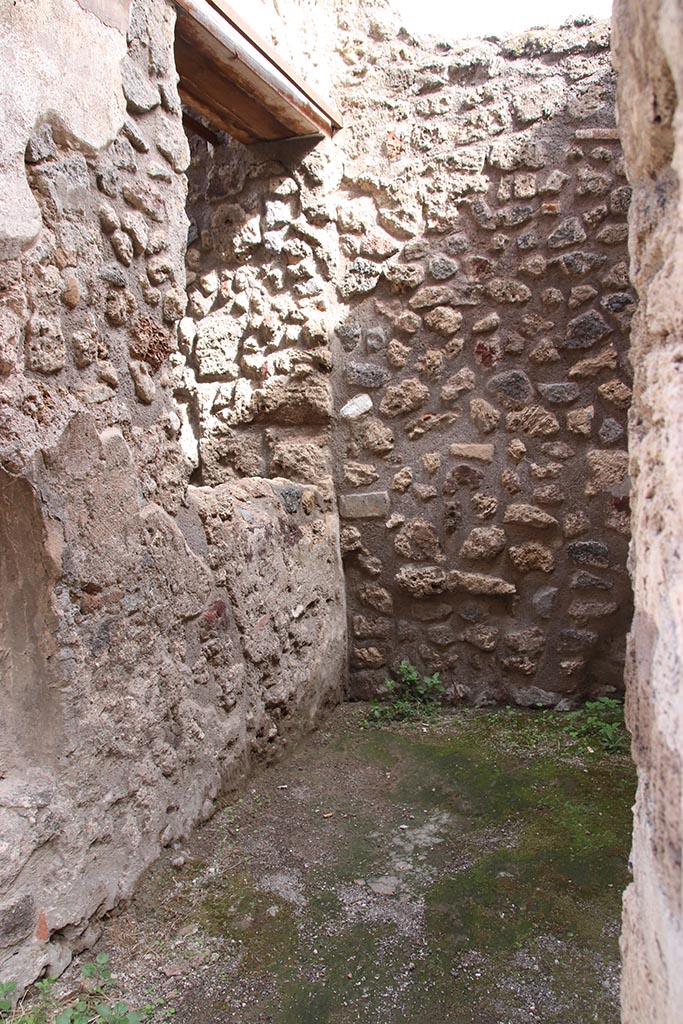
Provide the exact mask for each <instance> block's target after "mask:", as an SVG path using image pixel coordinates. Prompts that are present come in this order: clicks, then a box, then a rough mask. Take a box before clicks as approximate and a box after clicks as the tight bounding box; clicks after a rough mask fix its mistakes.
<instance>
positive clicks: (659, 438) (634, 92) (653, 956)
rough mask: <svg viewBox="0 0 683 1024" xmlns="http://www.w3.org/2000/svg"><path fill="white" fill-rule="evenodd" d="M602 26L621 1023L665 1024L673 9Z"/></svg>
mask: <svg viewBox="0 0 683 1024" xmlns="http://www.w3.org/2000/svg"><path fill="white" fill-rule="evenodd" d="M614 27H615V33H614V35H615V39H614V48H615V62H616V65H617V68H618V72H619V120H620V127H621V132H622V135H623V143H624V152H625V158H626V170H627V174H628V179H629V183H630V185H631V187H632V189H633V203H632V211H631V214H630V233H631V238H630V249H631V257H632V260H631V274H632V276H633V283H634V285H635V288H636V290H637V292H638V295H639V298H640V302H641V308H642V312H639V313H638V314H637V315H636V317H635V319H634V323H633V331H632V336H631V342H632V347H631V352H632V356H631V358H632V362H633V367H634V388H633V412H632V419H631V434H630V445H631V471H632V476H633V480H634V494H633V516H632V523H633V549H632V553H631V560H630V561H631V570H632V573H633V579H634V596H635V615H634V619H633V626H632V630H631V637H630V649H629V657H628V662H627V718H628V723H629V727H630V729H631V732H632V735H633V754H634V758H635V761H636V763H637V766H638V776H639V785H638V795H637V798H636V807H635V830H634V839H633V856H632V863H633V872H634V881H633V884H632V885H631V886H630V887H629V888H628V889H627V891H626V894H625V897H624V923H623V935H622V954H623V961H624V972H623V983H622V1020H623V1021H624V1024H655V1022H656V1024H674V1022H675V1021H676V1020H677V1019H678V1018H679V1017H680V1013H681V1006H683V972H681V963H683V910H682V905H681V891H682V888H683V868H682V865H681V849H682V848H683V803H682V801H681V778H682V776H683V697H682V695H681V665H682V663H683V644H682V641H681V597H680V544H681V531H682V529H683V508H682V503H681V480H683V403H681V363H680V359H681V352H682V334H681V324H683V217H682V215H681V202H680V190H681V174H682V171H683V125H682V123H681V97H682V96H683V9H682V8H681V4H680V2H675V3H662V2H659V0H642V2H636V0H617V3H616V4H615V12H614ZM620 376H621V375H620ZM611 378H612V375H610V379H611ZM610 391H612V388H611V387H610ZM601 394H602V395H603V396H604V397H608V395H607V394H606V393H605V391H604V390H603V391H602V392H601ZM625 400H626V395H625V392H624V401H625ZM617 407H618V406H617ZM613 408H614V407H612V408H611V409H610V416H614V415H615V414H614V412H613V411H612V409H613ZM615 418H616V419H618V422H621V418H620V417H616V416H615ZM608 621H609V620H608ZM597 622H599V620H595V621H592V622H591V628H595V629H597V628H598V626H597V624H596V623H597Z"/></svg>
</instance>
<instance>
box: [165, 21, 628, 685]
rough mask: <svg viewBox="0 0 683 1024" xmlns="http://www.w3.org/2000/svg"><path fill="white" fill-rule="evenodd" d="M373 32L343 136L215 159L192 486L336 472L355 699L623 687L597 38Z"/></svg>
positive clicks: (624, 323)
mask: <svg viewBox="0 0 683 1024" xmlns="http://www.w3.org/2000/svg"><path fill="white" fill-rule="evenodd" d="M375 15H376V16H374V20H373V18H371V19H370V21H369V22H368V26H369V27H368V30H367V31H364V26H365V23H366V20H367V19H366V18H365V16H364V15H363V14H362V13H359V12H356V14H355V15H354V17H351V16H350V15H349V16H348V18H344V17H342V16H341V15H340V17H339V24H340V26H341V27H340V30H339V32H338V33H337V36H336V44H337V52H336V63H335V62H334V61H330V62H329V67H330V68H332V69H333V72H334V78H335V82H336V86H335V96H336V98H337V100H338V102H339V104H340V106H341V107H342V109H343V110H344V112H345V122H346V124H347V128H346V130H345V131H344V132H342V133H341V135H340V136H338V138H337V139H335V140H334V142H332V143H326V144H325V145H323V146H320V147H318V148H316V149H315V150H314V151H313V152H312V153H310V154H308V155H306V154H305V153H303V152H302V151H301V150H300V149H297V147H296V146H294V145H290V146H280V147H269V148H267V149H266V148H263V149H262V150H260V151H259V150H255V151H252V152H247V151H246V150H245V149H244V148H243V147H240V146H238V145H236V144H233V143H229V142H228V143H224V144H222V145H221V146H220V147H218V149H217V150H216V151H215V152H213V151H212V150H211V147H207V146H206V145H205V144H204V143H201V144H197V148H196V154H195V158H194V159H193V170H192V172H191V178H190V206H189V209H190V217H191V219H192V221H193V229H192V231H193V234H194V235H195V236H196V238H195V241H194V242H193V243H192V245H191V247H190V251H189V254H188V269H189V271H190V276H189V279H188V281H189V304H188V310H187V316H186V318H185V319H184V320H183V322H182V325H181V350H182V355H181V356H179V357H178V360H179V367H178V374H179V385H178V392H177V394H178V398H179V400H181V401H184V402H186V403H187V408H188V417H187V418H188V420H189V421H191V422H193V423H195V424H197V428H196V432H197V434H198V436H199V441H198V445H197V447H196V456H195V458H196V459H197V467H198V468H197V470H196V474H197V479H198V480H200V481H202V482H204V483H216V482H218V481H220V480H225V479H230V478H233V477H240V476H248V475H250V474H252V473H258V474H264V475H283V476H288V477H290V478H292V479H294V480H302V479H315V480H319V481H323V480H325V479H326V477H327V476H328V475H329V474H330V473H333V474H334V477H335V484H336V489H337V493H338V496H339V509H340V514H341V517H342V523H343V529H342V547H343V551H344V555H345V570H346V582H347V592H348V603H349V632H350V634H351V638H352V642H351V650H350V667H351V687H352V689H351V692H352V694H353V695H355V696H367V695H368V694H370V693H372V692H374V691H376V689H377V688H378V687H380V686H381V685H382V684H383V682H384V680H385V679H386V676H387V672H388V671H391V670H395V669H396V667H397V664H398V662H399V661H400V660H401V658H403V657H407V658H409V659H410V660H411V661H412V662H414V663H416V664H418V665H419V666H420V667H422V668H424V669H425V670H426V671H430V672H432V671H436V670H438V671H440V672H441V673H442V677H443V679H444V681H445V682H446V684H447V687H448V692H449V695H450V697H451V698H452V699H454V700H460V699H465V700H470V701H475V702H487V701H503V700H509V701H513V702H519V703H523V704H537V703H541V704H548V705H556V704H558V703H561V702H562V701H563V700H565V699H566V698H567V697H569V696H572V695H576V694H583V693H588V692H596V691H600V690H602V691H605V690H608V689H610V688H616V689H620V688H621V681H622V675H623V658H624V654H623V648H624V634H625V631H626V629H627V625H628V622H629V616H630V601H629V594H630V589H629V581H628V576H627V571H626V552H627V545H628V529H629V527H628V480H627V455H626V451H625V446H626V430H625V426H626V410H627V407H628V403H629V400H630V387H629V380H630V376H629V366H628V361H627V355H626V349H627V336H628V329H629V323H630V318H631V315H632V311H633V307H634V301H633V295H632V293H631V290H630V288H629V282H628V271H627V254H626V234H627V226H626V213H627V209H628V203H629V196H630V189H629V187H628V184H627V182H626V180H625V177H624V170H623V161H622V157H621V150H620V147H619V144H618V141H617V139H616V132H615V129H614V77H613V73H612V70H611V66H610V60H609V53H608V45H609V39H608V32H607V30H606V27H605V26H600V25H596V24H594V23H590V24H588V25H576V26H573V27H570V28H568V29H565V30H563V31H561V32H557V33H532V34H530V35H529V36H527V37H523V38H520V39H513V40H509V41H508V42H507V43H504V44H500V45H499V44H495V43H482V44H480V45H476V46H473V47H469V48H466V49H454V48H453V47H450V46H449V45H447V44H437V43H432V44H431V49H430V48H428V44H426V43H425V44H421V43H418V41H416V40H414V39H411V38H408V37H406V35H405V33H402V32H397V31H395V30H394V29H391V28H390V27H389V26H388V23H387V22H386V16H385V20H384V21H381V20H378V19H379V14H378V13H377V12H375ZM349 25H352V26H353V28H352V29H350V28H349V27H348V26H349ZM344 26H346V27H344ZM183 360H184V362H185V365H184V366H182V365H180V364H182V361H183ZM332 399H333V401H334V409H335V417H334V426H333V429H330V425H331V423H332ZM330 452H331V453H332V458H330ZM325 486H328V484H327V483H326V484H325Z"/></svg>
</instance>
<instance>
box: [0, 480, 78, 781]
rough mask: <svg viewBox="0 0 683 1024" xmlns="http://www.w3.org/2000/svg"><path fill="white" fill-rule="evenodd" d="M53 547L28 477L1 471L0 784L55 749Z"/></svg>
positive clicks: (51, 756)
mask: <svg viewBox="0 0 683 1024" xmlns="http://www.w3.org/2000/svg"><path fill="white" fill-rule="evenodd" d="M58 544H59V541H58V534H57V532H56V531H53V530H51V531H50V532H49V534H48V532H47V529H46V525H45V523H44V520H43V517H42V515H41V513H40V509H39V505H38V498H37V496H36V494H35V491H34V490H33V488H32V487H31V485H30V484H29V483H28V481H26V480H25V479H23V478H20V477H12V476H10V475H9V474H7V473H5V472H4V471H2V470H0V579H2V588H0V637H1V638H2V640H1V642H0V677H1V678H2V698H1V699H2V708H3V715H2V717H3V722H2V729H1V730H0V785H1V784H2V779H3V778H5V777H7V776H8V775H10V774H11V773H13V772H15V771H21V772H24V771H25V770H26V768H27V766H30V767H31V768H41V767H49V766H51V765H52V764H53V763H54V762H55V760H56V757H57V754H58V752H59V750H60V748H61V746H62V741H63V728H62V718H61V705H60V699H59V693H58V690H57V688H56V686H55V684H54V680H53V674H52V670H51V666H50V659H51V658H52V657H53V656H54V655H55V653H56V640H55V635H54V630H55V617H54V614H53V611H52V607H51V594H52V588H53V586H54V583H55V581H56V579H57V577H58V575H59V564H58V563H59V550H58ZM51 546H52V551H51V550H50V547H51Z"/></svg>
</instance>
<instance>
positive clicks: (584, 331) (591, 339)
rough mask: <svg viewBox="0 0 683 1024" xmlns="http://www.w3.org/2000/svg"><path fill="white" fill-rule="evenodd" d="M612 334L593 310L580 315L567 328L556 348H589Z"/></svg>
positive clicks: (610, 329) (598, 314) (602, 319)
mask: <svg viewBox="0 0 683 1024" xmlns="http://www.w3.org/2000/svg"><path fill="white" fill-rule="evenodd" d="M611 333H612V328H611V327H609V326H608V325H607V324H606V323H605V320H604V318H603V317H602V316H601V315H600V313H598V312H597V310H595V309H591V310H589V311H588V312H587V313H582V314H581V316H577V317H576V318H575V319H574V320H570V322H569V324H568V326H567V334H566V338H565V339H564V341H563V340H559V341H558V342H557V345H558V348H572V349H573V348H591V347H592V346H593V345H595V343H596V342H598V341H601V340H602V339H603V338H605V337H606V336H607V335H608V334H611Z"/></svg>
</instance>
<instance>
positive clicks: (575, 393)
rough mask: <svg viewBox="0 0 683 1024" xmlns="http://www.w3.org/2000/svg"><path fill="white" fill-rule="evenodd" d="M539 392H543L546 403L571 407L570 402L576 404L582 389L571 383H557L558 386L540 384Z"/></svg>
mask: <svg viewBox="0 0 683 1024" xmlns="http://www.w3.org/2000/svg"><path fill="white" fill-rule="evenodd" d="M538 390H539V391H540V392H541V394H542V395H543V397H544V398H545V400H546V402H550V403H551V405H569V403H570V402H575V401H576V399H577V398H578V397H579V395H580V394H581V389H580V387H579V385H578V384H569V383H564V382H561V383H557V384H539V385H538Z"/></svg>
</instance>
